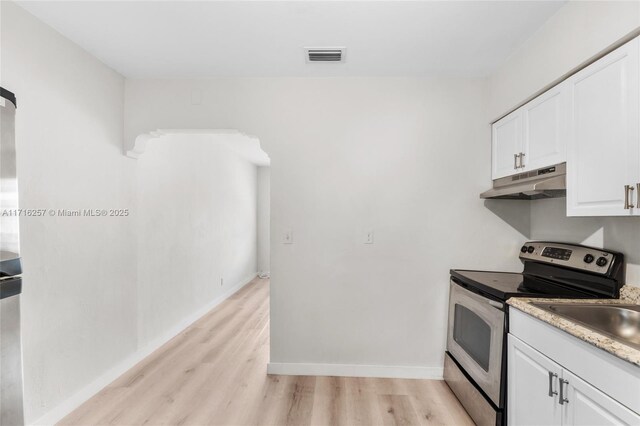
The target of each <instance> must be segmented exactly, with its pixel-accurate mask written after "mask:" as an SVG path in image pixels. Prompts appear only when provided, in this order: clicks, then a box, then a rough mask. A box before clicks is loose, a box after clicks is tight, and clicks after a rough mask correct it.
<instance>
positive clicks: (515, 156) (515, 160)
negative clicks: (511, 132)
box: [513, 154, 519, 170]
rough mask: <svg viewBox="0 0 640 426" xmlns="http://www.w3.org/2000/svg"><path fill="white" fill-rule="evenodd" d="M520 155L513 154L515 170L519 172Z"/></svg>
mask: <svg viewBox="0 0 640 426" xmlns="http://www.w3.org/2000/svg"><path fill="white" fill-rule="evenodd" d="M518 156H519V155H518V154H513V169H514V170H518Z"/></svg>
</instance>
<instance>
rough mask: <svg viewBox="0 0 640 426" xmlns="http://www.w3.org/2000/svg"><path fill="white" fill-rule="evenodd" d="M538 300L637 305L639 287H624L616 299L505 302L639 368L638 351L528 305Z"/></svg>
mask: <svg viewBox="0 0 640 426" xmlns="http://www.w3.org/2000/svg"><path fill="white" fill-rule="evenodd" d="M541 301H544V302H549V303H569V304H571V303H578V304H579V303H598V304H603V305H608V304H617V303H624V304H636V305H638V304H640V287H632V286H628V285H627V286H624V287H622V289H621V290H620V299H539V298H528V297H512V298H511V299H509V300H508V301H507V303H508V304H509V305H511V306H513V307H514V308H516V309H518V310H520V311H522V312H525V313H527V314H529V315H531V316H533V317H536V318H538V319H540V320H542V321H544V322H546V323H549V324H551V325H553V326H554V327H557V328H559V329H560V330H563V331H566V332H567V333H569V334H571V335H573V336H575V337H577V338H578V339H581V340H584V341H585V342H587V343H590V344H592V345H594V346H596V347H598V348H600V349H602V350H605V351H607V352H609V353H611V354H613V355H615V356H617V357H618V358H622V359H624V360H625V361H629V362H631V363H633V364H636V365H637V366H640V350H638V349H635V348H632V347H631V346H627V345H625V344H623V343H620V342H618V341H616V340H613V339H611V338H609V337H607V336H605V335H604V334H600V333H598V332H597V331H595V330H593V329H591V328H588V327H586V326H583V325H581V324H579V323H576V322H573V321H571V320H569V319H567V318H564V317H561V316H559V315H555V314H552V313H551V312H547V311H545V310H542V309H540V308H538V307H536V306H534V305H532V304H531V303H532V302H535V303H539V302H541Z"/></svg>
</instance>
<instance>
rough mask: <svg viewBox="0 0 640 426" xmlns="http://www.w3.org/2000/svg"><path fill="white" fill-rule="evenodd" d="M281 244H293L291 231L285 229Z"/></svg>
mask: <svg viewBox="0 0 640 426" xmlns="http://www.w3.org/2000/svg"><path fill="white" fill-rule="evenodd" d="M282 244H293V231H291V229H287V230H286V231H284V233H283V234H282Z"/></svg>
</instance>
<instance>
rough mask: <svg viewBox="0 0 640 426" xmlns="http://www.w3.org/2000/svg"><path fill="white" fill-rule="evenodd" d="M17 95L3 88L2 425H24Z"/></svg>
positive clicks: (0, 206) (0, 248) (0, 165)
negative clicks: (17, 172) (16, 130)
mask: <svg viewBox="0 0 640 426" xmlns="http://www.w3.org/2000/svg"><path fill="white" fill-rule="evenodd" d="M15 113H16V99H15V95H14V94H13V93H11V92H9V91H7V90H5V89H3V88H0V425H3V426H4V425H11V426H13V425H17V426H20V425H23V424H24V408H23V391H22V337H21V334H20V294H21V292H22V277H21V274H22V267H21V261H20V229H19V219H18V218H19V216H18V214H17V209H18V179H17V174H16V146H15Z"/></svg>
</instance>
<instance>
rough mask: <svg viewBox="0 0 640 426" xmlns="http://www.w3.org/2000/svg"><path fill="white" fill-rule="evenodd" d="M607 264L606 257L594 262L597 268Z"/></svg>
mask: <svg viewBox="0 0 640 426" xmlns="http://www.w3.org/2000/svg"><path fill="white" fill-rule="evenodd" d="M606 264H607V258H606V257H599V258H598V260H596V265H598V266H604V265H606Z"/></svg>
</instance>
